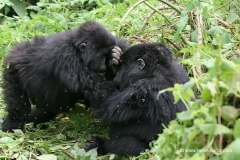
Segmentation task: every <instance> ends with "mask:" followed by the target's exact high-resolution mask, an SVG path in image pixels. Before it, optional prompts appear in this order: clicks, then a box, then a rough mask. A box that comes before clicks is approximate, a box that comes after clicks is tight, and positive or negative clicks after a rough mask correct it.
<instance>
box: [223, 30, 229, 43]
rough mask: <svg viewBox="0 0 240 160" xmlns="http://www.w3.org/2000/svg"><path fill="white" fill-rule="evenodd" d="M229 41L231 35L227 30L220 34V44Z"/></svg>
mask: <svg viewBox="0 0 240 160" xmlns="http://www.w3.org/2000/svg"><path fill="white" fill-rule="evenodd" d="M230 42H231V37H230V35H229V34H228V33H227V32H224V33H223V34H222V44H228V43H230Z"/></svg>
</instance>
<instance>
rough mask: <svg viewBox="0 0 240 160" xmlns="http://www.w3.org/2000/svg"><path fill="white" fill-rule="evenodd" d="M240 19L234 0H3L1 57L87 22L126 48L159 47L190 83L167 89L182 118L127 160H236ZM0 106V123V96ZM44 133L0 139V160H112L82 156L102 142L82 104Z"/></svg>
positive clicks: (30, 130)
mask: <svg viewBox="0 0 240 160" xmlns="http://www.w3.org/2000/svg"><path fill="white" fill-rule="evenodd" d="M239 15H240V2H239V1H238V0H229V1H227V2H226V1H224V0H218V1H207V0H204V1H201V2H199V1H197V0H193V1H192V0H174V1H166V0H158V1H157V0H126V1H121V0H90V1H87V0H72V1H64V0H39V1H37V0H28V1H19V0H4V1H1V2H0V23H1V24H0V57H1V59H2V57H3V56H4V55H5V54H7V53H8V51H9V50H10V48H11V47H12V46H13V45H14V44H16V43H17V42H20V41H23V40H30V39H32V38H33V37H34V36H36V35H49V34H52V33H55V32H58V31H62V30H67V29H72V28H76V27H77V26H78V25H79V24H81V23H82V22H85V21H87V20H96V21H99V22H100V23H102V24H103V25H104V26H105V27H106V28H108V29H109V30H110V31H112V32H113V33H114V34H116V35H118V36H120V37H123V38H125V39H127V40H128V41H129V43H132V44H136V43H144V42H164V43H166V44H167V45H168V46H169V47H170V48H171V50H172V51H173V52H174V53H175V58H176V59H177V60H178V61H179V62H182V64H183V65H185V66H186V68H187V70H188V72H189V76H190V77H192V78H191V80H190V81H189V82H188V83H186V84H185V85H183V86H182V85H178V84H176V85H175V86H174V88H169V89H167V90H170V91H172V92H173V94H174V96H175V100H176V101H177V100H178V99H182V100H183V101H184V102H185V104H186V105H187V107H188V110H187V111H185V112H182V113H180V114H178V120H174V121H172V122H171V124H170V125H169V126H168V127H167V126H166V129H165V130H164V132H163V133H162V134H160V135H159V138H158V140H156V141H155V142H153V143H151V146H152V148H151V150H148V151H146V152H144V153H142V154H141V155H140V156H138V157H130V159H194V160H195V159H199V160H200V159H202V160H204V159H214V160H218V159H226V160H229V159H238V158H239V156H240V151H239V147H240V119H239V115H240V109H239V108H240V45H239V44H240V20H239ZM161 92H164V91H160V93H159V94H161ZM0 99H1V102H0V118H1V119H2V117H3V116H4V114H5V113H4V104H3V102H2V96H1V95H0ZM76 112H77V113H78V114H76ZM80 113H81V114H80ZM69 119H70V120H69ZM0 122H2V120H1V121H0ZM44 127H45V128H46V129H44V130H43V129H38V128H34V127H32V124H28V125H27V132H26V133H22V132H21V131H20V130H15V133H3V132H1V131H0V158H1V159H4V158H5V159H14V158H15V159H24V160H25V159H44V160H46V159H117V157H116V156H115V155H110V154H109V155H107V156H99V157H97V156H96V151H95V150H91V151H89V152H87V153H86V152H85V151H84V150H83V149H82V146H83V144H84V141H85V139H86V138H87V137H88V136H89V135H90V134H102V135H105V133H106V130H107V129H106V128H107V127H106V126H105V125H104V124H101V123H93V121H92V119H91V117H90V116H89V114H88V113H87V112H86V111H85V109H84V106H82V105H81V104H79V105H78V107H77V108H76V109H75V110H74V111H72V112H71V113H69V114H68V118H66V117H65V116H64V115H60V116H59V117H58V118H57V119H56V121H53V122H49V123H46V124H45V126H44Z"/></svg>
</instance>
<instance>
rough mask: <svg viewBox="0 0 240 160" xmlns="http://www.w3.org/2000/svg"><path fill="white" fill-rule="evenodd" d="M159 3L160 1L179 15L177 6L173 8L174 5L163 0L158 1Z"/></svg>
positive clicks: (179, 11)
mask: <svg viewBox="0 0 240 160" xmlns="http://www.w3.org/2000/svg"><path fill="white" fill-rule="evenodd" d="M159 1H161V2H162V3H164V4H166V5H168V6H170V7H171V8H172V9H174V10H175V11H176V12H178V13H179V14H181V10H180V9H179V8H178V7H177V6H175V5H174V4H172V3H170V2H169V1H165V0H159Z"/></svg>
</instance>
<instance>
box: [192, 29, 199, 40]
mask: <svg viewBox="0 0 240 160" xmlns="http://www.w3.org/2000/svg"><path fill="white" fill-rule="evenodd" d="M197 38H198V34H197V29H195V30H194V31H193V32H192V33H191V41H192V42H197Z"/></svg>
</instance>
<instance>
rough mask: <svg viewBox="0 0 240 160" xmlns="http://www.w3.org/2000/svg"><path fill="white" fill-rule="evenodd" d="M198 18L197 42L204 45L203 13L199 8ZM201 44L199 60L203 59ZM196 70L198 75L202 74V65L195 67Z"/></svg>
mask: <svg viewBox="0 0 240 160" xmlns="http://www.w3.org/2000/svg"><path fill="white" fill-rule="evenodd" d="M196 18H197V33H198V40H197V43H198V44H199V45H202V44H203V37H202V30H203V29H202V26H203V17H202V14H201V12H200V10H199V8H198V9H197V17H196ZM199 45H198V47H197V53H196V58H197V59H198V60H199V61H201V54H200V48H199ZM195 70H196V72H197V75H198V76H200V75H202V68H201V66H197V67H195Z"/></svg>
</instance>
